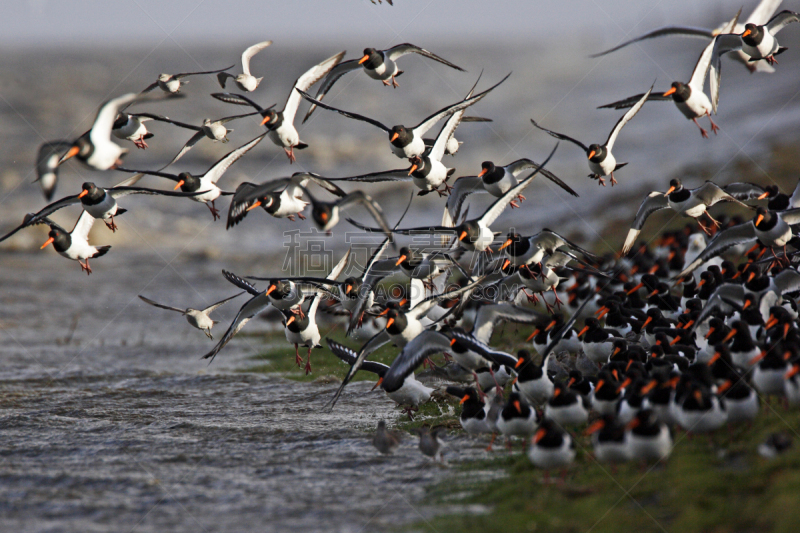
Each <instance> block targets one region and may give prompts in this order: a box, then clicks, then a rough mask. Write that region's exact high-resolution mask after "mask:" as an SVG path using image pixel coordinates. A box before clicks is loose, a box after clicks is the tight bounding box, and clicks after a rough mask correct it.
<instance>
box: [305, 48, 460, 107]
mask: <svg viewBox="0 0 800 533" xmlns="http://www.w3.org/2000/svg"><path fill="white" fill-rule="evenodd" d="M408 54H419V55H421V56H423V57H427V58H428V59H432V60H434V61H437V62H439V63H441V64H443V65H447V66H448V67H450V68H453V69H455V70H459V71H461V72H466V71H465V70H464V69H463V68H461V67H459V66H456V65H454V64H453V63H451V62H449V61H447V60H446V59H442V58H441V57H439V56H437V55H436V54H434V53H432V52H429V51H427V50H425V49H424V48H420V47H419V46H414V45H413V44H411V43H403V44H398V45H396V46H393V47H391V48H388V49H386V50H376V49H375V48H365V49H364V55H363V56H362V57H361V58H360V59H358V60H356V59H350V60H348V61H342V62H341V63H339V64H338V65H337V66H336V67H335V68H334V69H333V70H331V71H330V73H328V75H327V76H326V77H325V80H323V82H322V83H321V84H320V87H319V90H317V95H316V99H317V100H322V99H323V98H325V95H326V94H328V92H329V91H330V90H331V87H333V84H334V83H336V82H337V81H339V79H341V78H342V76H344V75H345V74H347V73H349V72H354V71H356V70H358V69H359V68H362V69H363V70H364V73H365V74H366V75H367V76H369V77H370V78H372V79H373V80H379V81H382V82H383V84H384V85H386V86H392V87H398V85H397V82H396V81H395V78H396V77H397V76H399V75H400V74H402V73H403V71H402V70H400V67H398V66H397V63H396V61H397V60H398V59H400V58H401V57H403V56H404V55H408ZM316 108H317V106H316V104H314V105H312V106H311V107H310V108H309V109H308V113H306V116H305V118H303V122H305V121H306V120H308V118H309V117H310V116H311V113H313V112H314V110H315V109H316Z"/></svg>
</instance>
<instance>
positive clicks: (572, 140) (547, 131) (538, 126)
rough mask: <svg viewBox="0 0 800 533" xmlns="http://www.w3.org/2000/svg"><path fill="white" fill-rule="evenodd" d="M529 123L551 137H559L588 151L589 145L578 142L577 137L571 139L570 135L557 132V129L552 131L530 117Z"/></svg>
mask: <svg viewBox="0 0 800 533" xmlns="http://www.w3.org/2000/svg"><path fill="white" fill-rule="evenodd" d="M531 123H533V125H534V126H536V127H537V128H539V129H540V130H542V131H543V132H545V133H548V134H550V135H551V136H552V137H555V138H556V139H561V140H562V141H569V142H571V143H572V144H574V145H576V146H579V147H580V148H581V150H583V151H584V152H588V151H589V147H588V146H586V145H585V144H583V143H582V142H580V141H579V140H577V139H573V138H572V137H570V136H568V135H564V134H563V133H558V132H557V131H552V130H548V129H547V128H543V127H541V126H540V125H539V124H537V123H536V121H535V120H533V119H531Z"/></svg>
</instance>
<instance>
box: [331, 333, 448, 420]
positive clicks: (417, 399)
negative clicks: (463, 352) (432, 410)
mask: <svg viewBox="0 0 800 533" xmlns="http://www.w3.org/2000/svg"><path fill="white" fill-rule="evenodd" d="M327 341H328V348H330V350H331V352H333V354H334V355H335V356H336V357H338V358H339V359H341V360H342V361H344V362H345V363H347V364H349V365H350V366H351V368H352V366H353V364H354V363H355V362H356V360H357V359H358V353H356V352H355V350H353V349H351V348H348V347H347V346H344V345H343V344H339V343H338V342H335V341H332V340H330V339H327ZM359 370H364V371H365V372H372V373H374V374H376V375H377V376H378V383H377V384H376V385H375V386H376V387H378V386H381V385H382V384H383V378H384V377H385V376H386V374H387V372H388V371H389V366H388V365H385V364H383V363H378V362H376V361H366V360H365V361H362V362H361V364H360V365H359ZM395 385H396V383H395ZM384 391H385V392H386V395H387V396H388V397H389V398H390V399H392V400H393V401H394V402H396V403H397V404H399V405H403V406H406V407H417V406H419V405H420V404H423V403H425V402H427V401H428V400H430V398H431V393H433V391H434V389H431V388H430V387H426V386H425V385H423V384H422V383H420V382H419V381H418V380H417V378H416V377H414V373H413V372H411V373H409V374H408V375H406V376H405V379H404V380H403V381H402V384H401V385H400V387H397V388H394V389H393V390H392V391H391V392H390V391H389V390H387V389H386V388H384ZM339 394H340V392H337V394H336V396H335V397H334V398H333V399H332V400H331V402H330V405H331V407H333V404H335V403H336V399H338V397H339Z"/></svg>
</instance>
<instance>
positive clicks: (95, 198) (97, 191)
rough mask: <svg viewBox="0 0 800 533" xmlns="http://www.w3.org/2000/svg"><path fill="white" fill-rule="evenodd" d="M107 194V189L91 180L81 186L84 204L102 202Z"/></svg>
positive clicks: (80, 195)
mask: <svg viewBox="0 0 800 533" xmlns="http://www.w3.org/2000/svg"><path fill="white" fill-rule="evenodd" d="M105 196H106V191H105V190H104V189H101V188H99V187H98V186H97V185H95V184H94V183H92V182H91V181H87V182H85V183H84V184H83V185H82V186H81V192H80V194H78V198H80V200H81V203H82V204H86V205H95V204H98V203H100V202H101V201H102V200H103V198H105Z"/></svg>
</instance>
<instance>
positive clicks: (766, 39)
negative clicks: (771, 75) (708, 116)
mask: <svg viewBox="0 0 800 533" xmlns="http://www.w3.org/2000/svg"><path fill="white" fill-rule="evenodd" d="M798 21H800V15H798V14H797V13H794V12H792V11H788V10H786V11H781V12H780V13H778V14H777V15H775V16H774V17H772V18H771V19H770V20H769V21H768V22H767V23H766V24H756V23H753V22H748V23H747V24H745V25H744V28H742V29H741V30H739V31H736V29H734V32H733V33H728V34H723V35H718V36H717V37H716V38H715V39H714V52H713V54H712V56H711V69H710V71H711V74H710V75H709V77H710V89H711V104H712V105H713V107H714V112H715V113H716V111H717V104H718V102H719V87H720V77H721V75H722V62H721V61H720V58H721V56H723V55H724V54H727V53H728V52H734V51H735V52H739V53H741V54H742V55H743V56H744V57H745V58H747V62H748V63H750V62H756V61H761V60H762V59H763V60H765V61H766V62H767V63H769V65H774V64H776V63H777V60H776V59H775V56H776V55H778V54H781V53H783V52H785V51H786V48H785V47H782V46H781V45H780V44H779V43H778V39H776V38H775V35H776V34H777V33H778V32H779V31H781V30H782V29H783V28H785V27H786V26H787V25H788V24H790V23H792V22H798Z"/></svg>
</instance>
